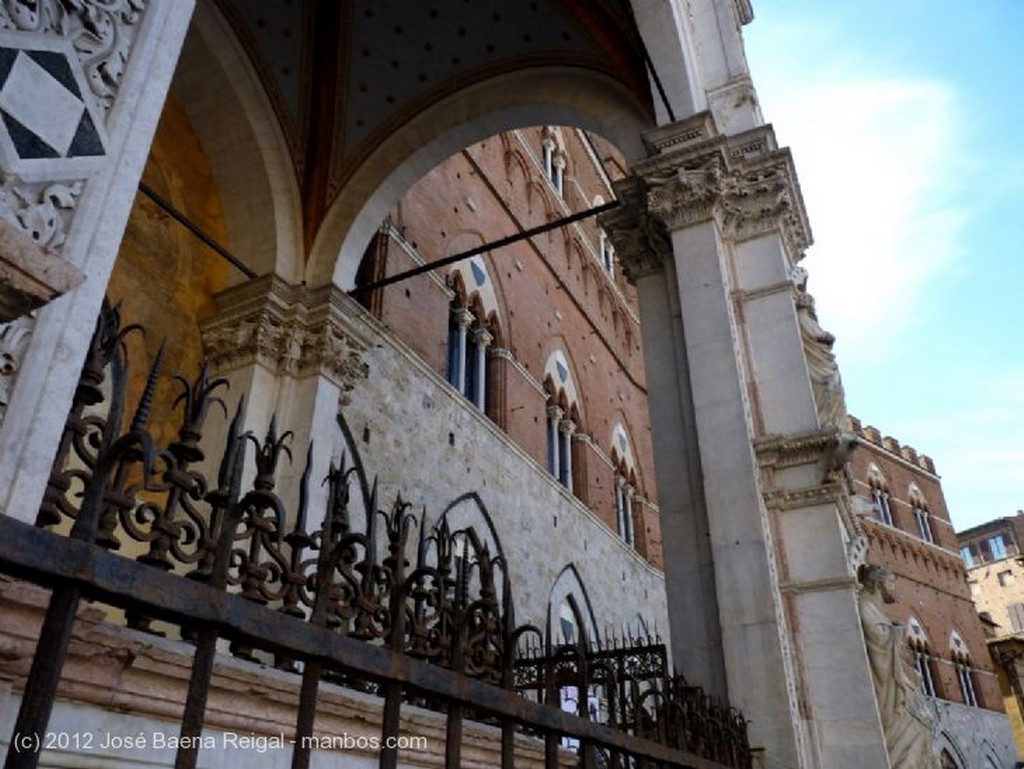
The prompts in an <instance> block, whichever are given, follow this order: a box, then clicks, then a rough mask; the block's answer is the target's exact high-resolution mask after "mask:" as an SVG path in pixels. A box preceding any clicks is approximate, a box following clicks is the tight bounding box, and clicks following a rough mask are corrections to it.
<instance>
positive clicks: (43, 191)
mask: <svg viewBox="0 0 1024 769" xmlns="http://www.w3.org/2000/svg"><path fill="white" fill-rule="evenodd" d="M82 186H83V182H81V181H74V182H63V183H62V182H26V181H24V180H23V179H20V178H18V176H17V175H15V174H11V173H6V172H4V171H2V170H0V218H2V219H3V220H4V221H6V222H9V223H11V224H12V225H14V226H15V227H17V228H18V229H19V230H21V231H22V232H24V233H25V234H26V235H28V237H29V238H31V239H32V240H33V241H34V242H35V243H37V244H38V245H40V246H42V247H43V248H47V249H50V250H53V251H59V250H60V247H61V246H62V245H64V237H65V234H66V233H67V228H68V225H69V224H70V223H71V218H72V216H73V215H74V211H75V206H76V205H77V204H78V196H79V195H80V194H81V192H82Z"/></svg>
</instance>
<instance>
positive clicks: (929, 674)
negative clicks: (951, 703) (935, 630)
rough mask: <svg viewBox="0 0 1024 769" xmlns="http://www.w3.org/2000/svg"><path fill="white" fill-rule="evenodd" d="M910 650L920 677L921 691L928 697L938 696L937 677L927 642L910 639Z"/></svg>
mask: <svg viewBox="0 0 1024 769" xmlns="http://www.w3.org/2000/svg"><path fill="white" fill-rule="evenodd" d="M910 650H911V652H912V654H913V655H914V667H915V668H917V672H918V675H919V676H920V678H921V692H922V693H923V694H926V695H927V696H929V697H936V696H938V693H937V689H936V686H935V683H936V681H937V680H938V677H937V676H936V675H935V660H934V658H933V657H932V656H931V653H930V652H929V649H928V646H927V644H924V643H921V642H920V641H917V640H911V641H910Z"/></svg>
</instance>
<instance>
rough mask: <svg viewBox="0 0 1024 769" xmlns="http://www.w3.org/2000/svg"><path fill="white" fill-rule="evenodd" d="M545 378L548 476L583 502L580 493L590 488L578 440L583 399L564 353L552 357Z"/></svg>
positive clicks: (552, 353) (549, 357)
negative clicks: (580, 407) (549, 474)
mask: <svg viewBox="0 0 1024 769" xmlns="http://www.w3.org/2000/svg"><path fill="white" fill-rule="evenodd" d="M544 375H545V376H544V390H545V392H546V393H547V404H546V417H547V418H546V434H547V435H546V443H547V467H548V472H550V473H551V475H553V476H554V477H555V478H556V479H557V480H558V482H559V483H561V484H562V485H563V486H565V488H567V489H568V490H569V491H570V492H572V493H573V494H575V495H576V496H577V497H580V499H581V500H583V496H582V495H581V493H580V492H583V491H584V490H585V487H586V481H585V479H586V468H585V467H584V465H585V462H586V457H585V456H584V452H583V451H582V445H583V444H581V443H580V442H579V441H577V440H575V437H574V436H576V434H577V432H578V431H579V428H580V425H581V416H580V409H579V403H580V395H579V392H578V391H577V389H576V382H575V379H574V377H573V375H572V371H571V367H570V365H569V360H568V358H567V357H566V355H565V353H564V352H562V350H560V349H555V350H554V351H552V352H551V354H550V355H549V356H548V360H547V362H546V363H545V365H544ZM583 501H586V500H583Z"/></svg>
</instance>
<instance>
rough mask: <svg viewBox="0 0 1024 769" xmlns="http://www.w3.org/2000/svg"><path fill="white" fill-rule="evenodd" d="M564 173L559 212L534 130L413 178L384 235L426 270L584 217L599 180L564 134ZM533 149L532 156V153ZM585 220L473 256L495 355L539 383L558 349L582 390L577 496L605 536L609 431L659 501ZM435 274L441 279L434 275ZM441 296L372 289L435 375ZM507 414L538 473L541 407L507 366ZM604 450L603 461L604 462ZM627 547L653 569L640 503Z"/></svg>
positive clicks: (636, 339) (424, 290) (624, 320)
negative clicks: (479, 258) (494, 300)
mask: <svg viewBox="0 0 1024 769" xmlns="http://www.w3.org/2000/svg"><path fill="white" fill-rule="evenodd" d="M562 136H563V138H564V139H565V151H566V155H567V166H566V170H565V185H564V190H565V198H564V201H565V203H568V204H569V206H570V208H568V209H567V208H565V207H564V206H563V205H562V201H561V200H560V199H559V198H558V195H557V194H556V192H555V190H554V188H553V186H552V185H551V184H550V183H549V182H548V180H547V179H546V178H545V176H544V172H543V169H542V167H541V166H540V164H539V162H538V159H539V158H540V157H541V156H542V150H541V131H540V129H526V130H522V131H519V132H518V133H514V134H506V135H502V136H499V137H493V138H491V139H489V140H487V141H485V142H482V143H480V144H478V145H475V146H473V147H470V148H469V149H467V150H465V151H464V152H462V153H459V154H457V155H455V156H453V157H452V158H451V159H449V160H448V161H446V162H445V163H443V164H442V165H441V166H439V167H438V168H435V169H434V170H433V171H431V172H430V173H428V174H427V175H426V176H425V177H423V178H422V179H421V180H420V181H419V182H418V183H417V184H416V185H414V186H413V188H412V189H411V190H410V191H409V193H408V194H407V195H406V196H405V197H404V198H403V199H402V201H401V202H400V203H399V204H398V205H397V206H396V207H395V209H394V211H393V213H392V224H393V225H394V227H395V229H397V230H398V232H399V233H401V236H402V237H404V238H405V240H406V241H407V243H408V244H409V245H410V246H411V247H412V248H414V249H415V250H416V252H417V253H419V254H420V255H421V256H422V257H423V259H426V260H427V261H433V260H436V259H439V258H442V257H445V256H450V255H451V254H453V253H458V252H460V251H462V250H464V248H465V243H467V242H471V241H472V242H480V241H483V242H490V241H493V240H496V239H498V238H501V237H504V236H506V235H510V234H514V233H516V232H518V231H521V230H523V229H527V228H530V227H535V226H537V225H540V224H544V223H546V222H549V221H552V220H554V219H557V218H560V217H562V216H566V215H568V214H569V213H571V212H575V211H578V210H583V209H586V208H589V207H590V206H591V205H592V202H593V200H594V198H595V197H596V196H598V195H601V196H602V197H603V198H604V199H605V200H606V201H607V200H608V199H610V193H609V191H608V190H607V187H606V186H605V184H604V182H603V181H602V178H601V176H600V173H599V170H598V169H597V168H596V167H595V166H594V164H593V163H592V161H591V156H590V155H589V153H588V152H587V149H586V147H585V145H584V144H583V143H582V142H581V141H580V139H579V137H578V135H577V134H576V132H575V131H570V130H564V131H563V132H562ZM529 148H532V155H531V152H530V149H529ZM598 238H599V231H598V227H597V224H596V222H595V221H594V220H592V219H591V220H586V221H584V222H583V223H582V224H581V225H580V227H579V228H574V227H568V228H562V229H557V230H553V231H550V232H548V233H545V234H542V235H538V236H535V237H534V238H532V239H531V240H530V241H529V242H527V241H521V242H519V243H517V244H515V245H512V246H508V247H506V248H502V249H500V250H495V251H493V252H490V253H488V254H486V255H485V256H484V260H485V263H486V265H487V268H488V272H489V275H490V277H491V279H492V282H493V283H494V286H495V291H496V294H497V297H498V301H499V303H500V304H501V310H500V311H499V315H498V318H499V323H500V325H501V328H500V335H501V340H500V345H501V346H502V347H504V348H505V349H507V350H508V351H509V352H510V354H511V355H512V356H513V357H514V358H515V360H516V361H517V362H518V363H519V364H520V365H521V366H522V367H523V369H525V370H526V371H527V372H528V373H529V375H530V377H532V378H533V379H534V380H535V381H537V382H541V381H542V380H543V377H544V366H545V363H546V361H547V359H548V355H549V354H550V352H551V350H552V349H554V347H555V346H556V345H557V346H558V347H560V349H562V351H563V352H564V353H565V355H566V357H567V358H568V359H569V361H570V366H571V368H572V369H573V376H574V380H575V383H576V387H577V390H578V392H579V397H580V402H579V403H578V406H579V409H580V412H581V418H580V424H579V426H578V429H579V430H580V431H581V432H582V433H586V434H587V435H588V436H589V437H590V442H591V443H593V446H591V445H589V444H588V443H587V442H584V443H582V445H581V444H577V447H578V451H577V452H576V456H577V464H580V463H581V462H582V465H583V467H582V468H579V469H580V470H581V472H580V473H578V474H577V477H581V476H582V477H583V480H584V481H585V485H584V487H582V488H577V489H576V494H577V496H578V497H579V498H580V499H581V500H583V501H584V502H585V503H586V504H587V505H588V506H589V507H590V508H591V509H593V510H594V511H595V512H596V513H597V514H598V515H599V516H600V518H601V519H602V520H603V521H605V522H606V523H607V524H608V526H609V527H610V528H612V529H614V528H615V525H616V522H615V497H614V471H613V469H612V468H611V467H610V466H609V464H608V461H607V459H606V457H608V456H610V455H611V452H612V446H611V433H612V428H613V425H614V424H615V422H616V421H617V420H618V421H621V422H622V423H623V425H624V426H625V428H626V430H627V431H628V433H629V437H630V441H631V445H632V451H633V454H634V457H635V460H636V465H637V466H636V468H635V469H636V475H637V491H638V493H639V494H641V495H643V496H644V497H645V498H646V499H648V500H651V501H654V500H656V487H655V481H654V473H653V459H652V455H651V441H650V420H649V417H648V414H647V399H646V385H645V380H644V373H643V354H642V350H641V348H640V330H639V326H638V323H637V320H636V317H637V308H636V295H635V292H634V291H633V289H632V287H631V286H629V285H628V284H627V283H626V282H625V281H624V279H623V277H622V275H621V271H620V270H618V269H616V271H615V275H614V277H613V276H609V275H608V274H607V273H606V272H605V270H604V269H603V267H602V265H601V264H600V262H599V259H598V256H597V254H598V253H599V245H598V243H599V241H598ZM386 259H387V269H386V271H387V274H389V275H391V274H395V273H397V272H400V271H402V270H405V269H408V268H410V267H412V266H414V264H415V263H414V262H413V260H412V258H411V257H410V256H409V255H408V254H407V253H406V252H404V251H403V249H402V247H401V245H400V244H399V243H398V242H396V241H395V240H392V241H391V242H390V243H389V244H388V248H387V256H386ZM437 274H438V275H441V276H445V275H447V270H446V269H444V268H442V269H441V270H439V271H438V273H437ZM448 312H449V297H448V295H447V294H446V293H445V291H444V290H443V289H442V287H440V286H439V285H438V284H437V283H436V282H435V281H433V280H432V279H431V278H429V277H427V276H420V277H417V278H412V279H409V280H406V281H403V282H401V283H398V284H396V285H394V286H391V287H388V288H386V289H384V291H383V297H382V313H381V319H382V320H383V321H384V323H386V324H387V325H388V326H389V327H390V328H391V329H392V330H393V331H395V332H396V333H397V334H398V336H399V337H400V338H401V339H402V340H403V341H405V342H406V343H407V344H409V345H410V347H412V349H414V350H415V351H416V352H417V353H418V354H419V355H420V356H422V357H423V359H424V360H425V361H426V362H427V363H428V364H429V365H430V366H431V368H433V369H434V370H435V371H436V372H438V373H439V374H441V375H442V376H443V375H444V372H445V367H446V363H447V358H446V356H447V352H446V350H447V335H448V332H447V329H448ZM497 370H499V371H500V372H501V375H502V376H503V377H504V394H505V398H504V404H503V406H504V411H503V413H502V414H501V415H500V417H499V418H498V419H496V421H497V422H498V423H499V424H502V425H503V426H504V429H505V430H506V432H507V433H508V435H509V436H510V437H511V439H512V440H513V441H515V442H516V443H517V444H518V445H519V446H520V447H522V448H523V449H524V450H525V451H526V452H527V453H528V454H530V456H532V457H533V458H534V459H535V460H536V461H537V462H538V463H539V464H541V465H546V462H547V438H546V432H545V430H546V407H547V403H546V396H545V395H544V394H543V393H541V392H538V390H537V389H536V387H535V386H534V385H533V384H532V383H530V382H529V381H528V380H527V379H526V378H524V376H523V374H522V373H521V372H520V371H519V370H517V368H516V366H515V365H513V364H512V363H511V362H509V361H506V360H502V361H500V362H499V364H498V369H497ZM602 453H603V455H604V456H602ZM636 507H637V510H638V518H639V520H638V521H637V523H636V525H635V528H636V532H637V536H638V538H641V539H642V540H643V541H642V542H638V545H637V549H638V550H639V551H640V552H641V553H647V557H648V559H649V560H650V561H651V562H652V563H655V564H656V565H660V564H661V562H662V555H661V542H660V539H661V537H660V528H659V526H658V523H657V521H656V520H655V518H656V514H655V513H654V512H653V511H652V509H651V507H650V505H637V506H636Z"/></svg>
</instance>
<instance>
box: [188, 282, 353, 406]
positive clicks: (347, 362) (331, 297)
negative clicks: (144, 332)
mask: <svg viewBox="0 0 1024 769" xmlns="http://www.w3.org/2000/svg"><path fill="white" fill-rule="evenodd" d="M216 302H217V306H218V308H219V309H220V311H219V312H218V313H217V315H215V316H214V317H213V318H210V319H208V320H206V321H204V322H203V323H202V324H201V326H200V329H201V333H202V338H203V348H204V350H205V351H206V355H207V357H208V358H209V360H210V363H211V365H212V366H213V367H214V370H215V371H217V372H224V371H230V370H233V369H237V368H240V367H242V366H247V365H253V364H257V363H258V364H260V365H262V366H264V367H265V368H267V369H269V370H270V371H272V372H273V373H275V374H278V375H289V376H295V377H305V376H311V375H317V374H320V375H323V376H326V377H327V378H328V379H330V380H331V381H332V382H334V383H335V384H337V385H338V386H339V387H341V388H342V389H343V390H349V389H351V388H352V386H353V385H354V384H355V382H356V381H357V380H359V379H362V378H365V376H366V367H365V365H364V364H363V362H362V360H361V357H360V353H361V352H362V351H363V350H365V349H366V342H365V341H364V340H360V339H357V338H356V337H355V336H354V335H353V334H352V332H351V330H350V328H349V324H346V323H345V322H344V321H343V319H342V318H343V312H344V311H343V307H344V299H343V298H342V297H341V292H340V291H338V290H337V289H334V288H332V287H325V288H321V289H317V290H315V291H310V290H308V289H307V288H306V287H305V286H301V285H300V286H293V285H290V284H288V283H286V282H284V281H283V280H281V279H279V278H277V277H275V276H266V277H262V278H257V279H255V280H252V281H249V282H248V283H245V284H243V285H241V286H237V287H236V288H233V289H229V290H228V291H225V292H223V293H221V294H218V295H217V297H216Z"/></svg>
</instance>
